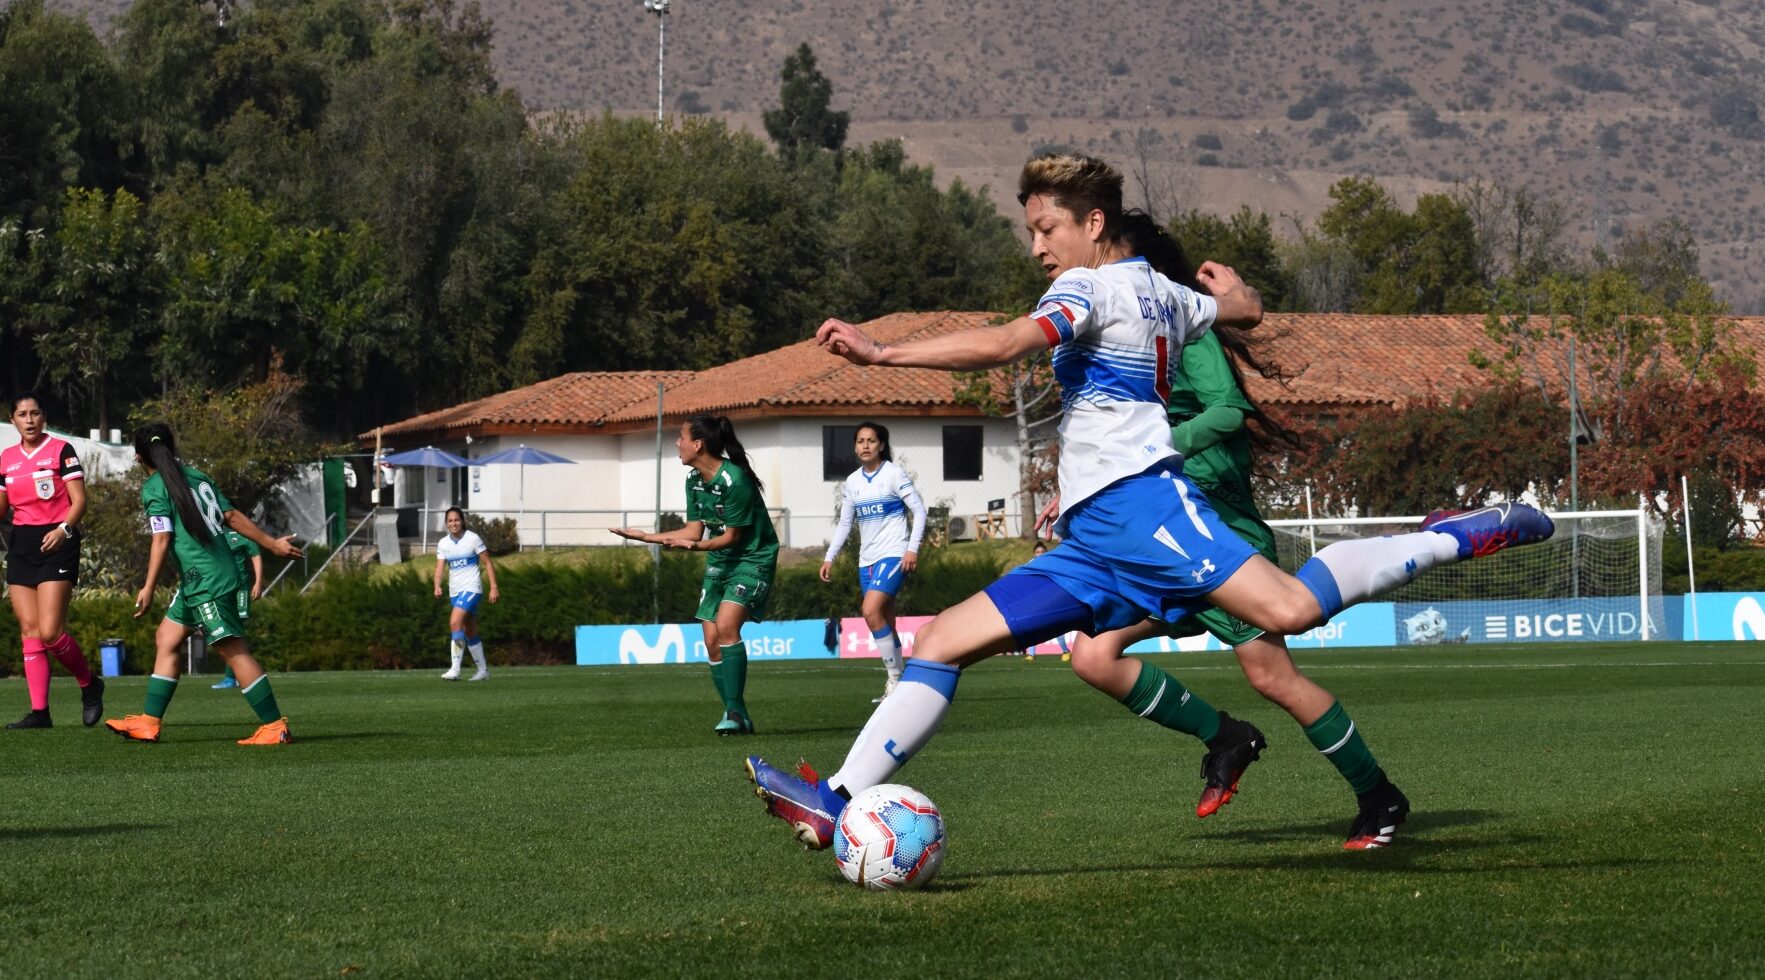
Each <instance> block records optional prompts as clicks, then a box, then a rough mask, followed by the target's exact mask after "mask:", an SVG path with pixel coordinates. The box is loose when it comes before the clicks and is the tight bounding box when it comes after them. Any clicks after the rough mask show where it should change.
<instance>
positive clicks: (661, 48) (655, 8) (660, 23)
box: [643, 0, 670, 126]
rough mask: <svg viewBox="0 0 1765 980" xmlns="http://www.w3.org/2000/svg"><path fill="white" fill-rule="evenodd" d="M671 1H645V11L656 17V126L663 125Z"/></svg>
mask: <svg viewBox="0 0 1765 980" xmlns="http://www.w3.org/2000/svg"><path fill="white" fill-rule="evenodd" d="M669 2H670V0H643V9H645V10H647V11H649V12H650V13H652V14H655V15H656V125H658V126H660V125H661V124H662V61H663V55H664V54H665V53H666V52H667V50H668V4H669Z"/></svg>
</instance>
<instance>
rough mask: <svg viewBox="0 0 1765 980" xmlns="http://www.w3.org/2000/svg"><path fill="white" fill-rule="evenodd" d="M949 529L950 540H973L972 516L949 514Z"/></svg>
mask: <svg viewBox="0 0 1765 980" xmlns="http://www.w3.org/2000/svg"><path fill="white" fill-rule="evenodd" d="M949 531H950V540H951V541H973V540H974V518H972V517H958V516H955V515H951V517H950V525H949Z"/></svg>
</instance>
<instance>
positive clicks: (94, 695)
mask: <svg viewBox="0 0 1765 980" xmlns="http://www.w3.org/2000/svg"><path fill="white" fill-rule="evenodd" d="M103 719H104V678H102V677H96V676H94V677H93V678H92V683H90V684H87V685H86V686H85V687H82V688H80V724H82V725H85V726H86V727H87V728H91V727H92V726H93V725H96V724H98V723H99V722H100V721H102V720H103Z"/></svg>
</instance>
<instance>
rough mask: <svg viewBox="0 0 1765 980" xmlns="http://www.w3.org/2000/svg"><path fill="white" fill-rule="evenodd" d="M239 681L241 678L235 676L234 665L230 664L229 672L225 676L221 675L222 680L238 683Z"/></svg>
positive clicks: (228, 666)
mask: <svg viewBox="0 0 1765 980" xmlns="http://www.w3.org/2000/svg"><path fill="white" fill-rule="evenodd" d="M238 679H239V678H237V677H234V676H233V665H232V664H228V665H227V672H226V673H225V674H222V675H221V680H223V681H237V680H238Z"/></svg>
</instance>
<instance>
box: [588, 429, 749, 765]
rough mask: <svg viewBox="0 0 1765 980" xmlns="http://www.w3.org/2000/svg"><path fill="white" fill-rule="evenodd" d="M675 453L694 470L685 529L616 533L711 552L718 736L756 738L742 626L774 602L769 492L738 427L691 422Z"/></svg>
mask: <svg viewBox="0 0 1765 980" xmlns="http://www.w3.org/2000/svg"><path fill="white" fill-rule="evenodd" d="M674 449H675V452H676V453H677V454H678V455H679V456H680V461H681V462H682V463H685V464H686V465H687V466H690V467H692V473H691V474H690V475H689V476H688V477H687V478H686V526H685V527H682V528H680V529H679V530H676V531H667V532H662V533H652V532H647V531H640V530H638V529H636V528H629V527H626V528H614V529H613V533H614V534H617V535H619V536H620V537H622V538H629V539H631V540H633V541H644V542H648V543H650V544H660V545H664V546H666V547H669V548H682V549H685V550H687V551H708V552H710V555H709V557H707V558H706V559H705V582H704V587H703V588H702V589H701V591H700V593H699V613H698V619H699V622H700V623H701V624H702V625H703V626H704V629H705V654H706V657H707V658H708V659H709V660H710V661H711V682H712V683H713V684H715V685H716V686H717V694H718V696H719V697H721V698H722V699H723V718H722V720H720V721H718V722H717V726H716V727H715V728H714V729H713V731H715V732H716V733H717V734H719V735H752V734H753V733H754V721H753V718H752V717H751V716H750V715H749V714H748V705H747V701H746V700H745V699H744V696H745V694H746V693H747V686H748V648H747V645H746V644H744V643H743V642H742V624H743V623H745V622H747V621H748V620H756V621H757V620H761V619H764V618H766V601H767V599H769V598H771V596H772V576H773V573H774V572H775V571H776V570H777V568H778V534H777V533H776V532H775V531H774V530H773V529H772V517H771V516H770V515H769V514H767V513H766V501H765V498H764V497H762V496H761V494H762V493H763V492H764V491H765V486H764V485H763V484H762V483H761V482H760V478H759V477H757V476H755V475H754V468H753V466H751V465H750V464H749V463H748V454H747V451H746V450H744V449H743V448H742V444H741V440H739V439H737V438H736V437H735V427H734V426H732V425H730V423H729V419H727V418H725V417H723V416H721V415H695V416H693V417H692V418H690V419H687V420H686V422H684V423H682V424H681V426H680V437H679V438H678V439H676V440H675V441H674ZM707 536H708V537H707Z"/></svg>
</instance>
